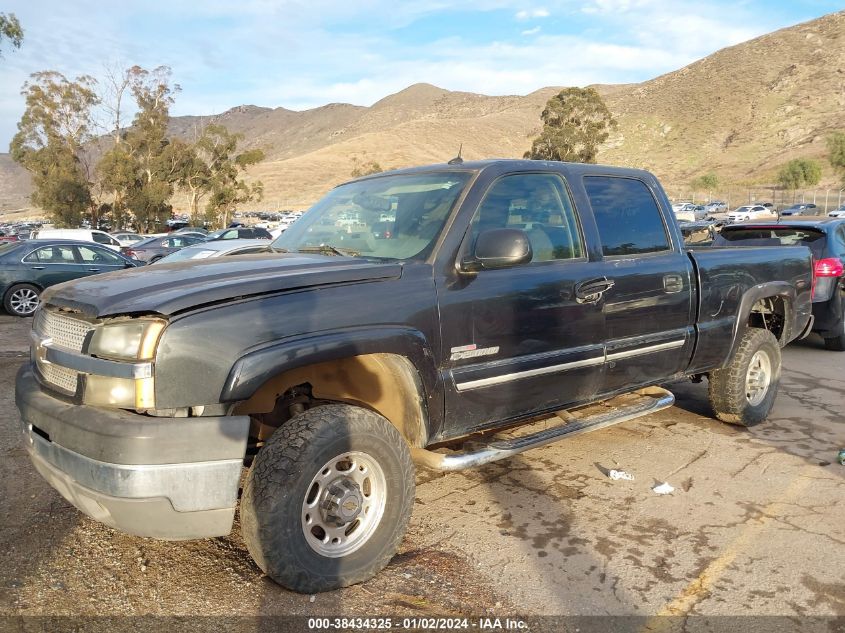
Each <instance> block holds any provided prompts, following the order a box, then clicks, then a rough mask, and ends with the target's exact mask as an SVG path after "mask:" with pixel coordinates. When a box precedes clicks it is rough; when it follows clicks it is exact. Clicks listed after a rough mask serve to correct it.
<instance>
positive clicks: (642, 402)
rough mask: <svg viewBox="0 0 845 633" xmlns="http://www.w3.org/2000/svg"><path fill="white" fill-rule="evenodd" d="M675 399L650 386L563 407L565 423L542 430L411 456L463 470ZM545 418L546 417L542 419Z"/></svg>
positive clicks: (437, 466)
mask: <svg viewBox="0 0 845 633" xmlns="http://www.w3.org/2000/svg"><path fill="white" fill-rule="evenodd" d="M674 403H675V396H673V395H672V393H671V392H669V391H667V390H666V389H662V388H660V387H647V388H645V389H639V390H637V391H633V392H631V393H627V394H624V395H622V396H617V397H615V398H612V399H610V400H606V401H604V402H601V403H598V404H597V405H591V406H589V407H584V408H582V409H581V410H577V411H574V412H572V413H570V412H566V411H561V412H560V413H558V414H557V416H558V417H559V418H561V419H563V420H565V423H564V424H562V425H558V426H553V427H551V428H546V429H543V430H542V431H537V432H535V433H531V434H528V435H520V436H516V437H512V438H508V439H501V438H499V439H497V438H496V437H495V436H491V437H490V438H489V439H486V440H482V441H481V442H475V441H473V444H474V445H473V448H472V449H471V450H466V451H463V452H459V453H436V452H434V451H430V450H426V449H424V448H412V449H411V457H412V458H413V460H414V462H415V463H416V464H417V465H419V466H424V467H425V468H430V469H432V470H441V471H450V470H464V469H466V468H473V467H475V466H481V465H482V464H489V463H490V462H495V461H497V460H500V459H505V458H506V457H511V456H513V455H518V454H519V453H522V452H523V451H527V450H529V449H531V448H538V447H540V446H545V445H546V444H551V443H552V442H557V441H558V440H562V439H565V438H567V437H572V436H573V435H579V434H581V433H587V432H589V431H598V430H599V429H604V428H607V427H608V426H613V425H614V424H619V423H620V422H627V421H628V420H633V419H634V418H639V417H641V416H644V415H648V414H650V413H654V412H656V411H660V410H661V409H666V408H668V407H671V406H672V405H673V404H674ZM608 407H610V410H605V411H602V410H601V409H607V408H608ZM597 409H599V411H598V412H596V410H597ZM579 413H582V414H585V415H584V417H579V415H578V414H579ZM545 421H547V420H544V421H541V422H545ZM534 424H537V423H534ZM525 426H526V427H529V426H531V425H530V424H529V425H525ZM521 428H525V427H517V428H515V429H511V432H518V431H519V430H520V429H521ZM468 443H469V441H468Z"/></svg>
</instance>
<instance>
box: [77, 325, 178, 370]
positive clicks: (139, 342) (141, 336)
mask: <svg viewBox="0 0 845 633" xmlns="http://www.w3.org/2000/svg"><path fill="white" fill-rule="evenodd" d="M164 326H165V322H164V321H159V320H153V319H133V320H131V321H123V322H120V323H112V324H106V325H101V326H100V327H98V328H96V329H95V330H94V336H93V337H92V338H91V343H90V344H89V346H88V353H89V354H91V355H92V356H98V357H102V358H110V359H114V360H152V359H153V357H154V356H155V351H156V345H158V339H159V337H160V336H161V332H162V330H164Z"/></svg>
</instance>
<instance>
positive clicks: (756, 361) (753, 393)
mask: <svg viewBox="0 0 845 633" xmlns="http://www.w3.org/2000/svg"><path fill="white" fill-rule="evenodd" d="M771 382H772V361H771V360H770V359H769V355H768V354H767V353H766V352H764V351H763V350H758V351H757V352H755V353H754V356H752V357H751V363H749V365H748V373H747V374H746V375H745V398H746V400H748V403H749V404H750V405H751V406H752V407H756V406H757V405H758V404H760V403H761V402H763V400H764V399H765V398H766V394H767V393H768V391H769V385H770V384H771Z"/></svg>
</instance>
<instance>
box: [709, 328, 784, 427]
mask: <svg viewBox="0 0 845 633" xmlns="http://www.w3.org/2000/svg"><path fill="white" fill-rule="evenodd" d="M780 368H781V353H780V345H779V344H778V341H777V339H776V338H775V336H774V334H772V333H771V332H769V331H768V330H762V329H759V328H748V329H747V330H746V332H745V334H744V335H743V337H742V340H741V341H740V343H739V347H738V348H737V350H736V352H735V353H734V356H733V358H732V359H731V361H730V364H728V366H727V367H724V368H722V369H716V370H714V371H712V372H710V375H709V376H708V382H709V394H708V395H709V398H710V406H711V407H712V408H713V413H714V414H715V415H716V417H717V418H718V419H719V420H721V421H722V422H727V423H728V424H737V425H739V426H754V425H755V424H759V423H760V422H763V421H764V420H765V419H766V418H767V417H768V416H769V413H770V412H771V410H772V407H773V406H774V403H775V398H776V397H777V391H778V384H779V382H780Z"/></svg>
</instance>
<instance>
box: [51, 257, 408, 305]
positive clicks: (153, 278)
mask: <svg viewBox="0 0 845 633" xmlns="http://www.w3.org/2000/svg"><path fill="white" fill-rule="evenodd" d="M401 274H402V265H401V264H398V263H386V264H385V263H374V262H372V261H367V260H361V259H356V258H352V257H334V256H325V255H312V254H297V253H287V254H273V255H267V254H261V255H244V256H239V257H237V258H228V257H221V258H215V259H208V260H203V261H199V262H190V261H189V262H179V263H174V264H155V265H153V266H142V267H140V268H132V269H127V270H122V271H117V272H113V273H106V274H103V275H95V276H92V277H84V278H82V279H77V280H75V281H70V282H67V283H63V284H59V285H56V286H53V287H52V288H48V289H47V290H45V291H44V293H43V294H42V297H41V298H42V301H43V302H44V303H45V304H50V305H54V306H58V307H62V308H68V309H71V310H75V311H79V312H82V313H83V314H85V315H87V316H89V317H94V318H97V317H108V316H116V315H121V314H150V313H156V314H162V315H165V316H169V315H173V314H176V313H179V312H182V311H184V310H188V309H190V308H195V307H199V306H202V305H207V304H211V303H219V302H223V301H231V300H234V299H239V298H241V297H249V296H255V295H262V294H268V293H275V292H281V291H285V290H295V289H301V288H307V287H315V286H325V285H331V284H342V283H355V282H363V281H377V280H380V279H396V278H398V277H400V276H401Z"/></svg>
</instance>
